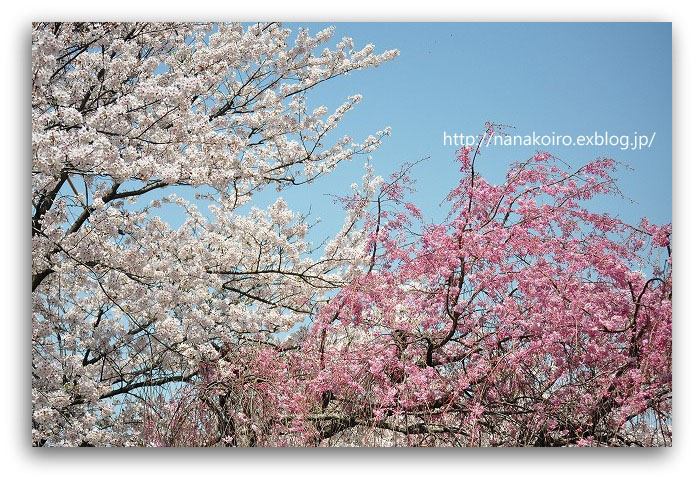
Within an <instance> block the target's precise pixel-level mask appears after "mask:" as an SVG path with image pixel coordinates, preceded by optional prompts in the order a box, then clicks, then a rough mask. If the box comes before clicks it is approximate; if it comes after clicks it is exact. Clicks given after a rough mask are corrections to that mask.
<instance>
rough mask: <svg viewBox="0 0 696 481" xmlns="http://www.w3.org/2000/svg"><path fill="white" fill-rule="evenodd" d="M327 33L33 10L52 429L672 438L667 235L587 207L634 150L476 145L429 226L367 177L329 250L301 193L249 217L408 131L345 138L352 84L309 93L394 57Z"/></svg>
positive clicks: (156, 434)
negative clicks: (177, 217)
mask: <svg viewBox="0 0 696 481" xmlns="http://www.w3.org/2000/svg"><path fill="white" fill-rule="evenodd" d="M330 34H331V31H330V30H327V31H322V32H320V33H319V34H317V35H316V36H310V35H309V34H308V33H307V32H305V31H300V32H299V33H298V35H297V38H296V40H295V43H294V46H292V47H290V46H289V45H288V42H289V39H290V32H289V31H287V30H286V29H283V28H282V26H280V25H278V24H256V25H251V26H249V27H246V28H245V27H243V26H240V25H203V24H201V25H198V24H196V25H191V24H183V25H179V24H37V25H35V26H34V32H33V38H32V46H33V70H32V72H33V96H32V113H33V135H32V141H33V175H32V180H33V189H32V195H33V198H32V204H33V209H32V241H33V263H32V292H33V321H32V323H33V339H32V342H33V358H32V362H33V366H32V367H33V376H34V379H33V390H32V394H33V403H34V406H33V417H32V423H33V440H34V443H35V444H36V445H48V446H51V445H67V446H75V445H83V446H93V445H131V446H220V445H222V446H334V445H360V446H373V445H375V446H387V445H399V446H401V445H411V446H586V445H594V446H652V445H669V444H671V247H670V242H671V225H664V226H658V225H653V224H651V223H649V221H648V220H643V221H642V222H641V223H639V224H638V225H636V226H632V225H629V224H628V223H625V222H622V221H621V220H620V219H616V218H614V217H611V216H609V215H607V214H601V213H596V212H594V211H592V210H589V208H588V207H587V206H588V201H589V200H591V199H592V198H594V197H596V196H606V195H611V194H617V193H618V190H617V188H616V184H615V180H614V178H613V175H614V172H615V169H616V164H615V162H614V161H612V160H610V159H605V158H599V159H596V160H594V161H592V162H590V163H588V164H587V165H585V166H583V167H581V168H579V169H570V168H568V167H567V166H564V165H563V163H562V162H561V161H560V160H559V159H556V158H554V157H552V156H551V155H549V154H547V153H542V152H539V153H536V154H535V155H534V156H533V157H531V158H530V159H528V160H527V161H524V162H519V163H516V164H513V165H511V166H510V168H509V171H508V174H507V177H506V178H505V181H504V182H503V183H502V185H494V184H491V183H489V182H487V181H486V180H485V179H484V178H483V177H482V176H481V175H480V173H479V172H478V171H477V170H476V162H477V161H479V162H480V160H478V159H479V156H480V153H481V152H480V150H479V148H478V147H477V148H465V149H462V150H461V151H460V152H459V154H458V159H457V161H458V163H459V166H460V172H461V176H460V181H459V184H458V185H457V186H456V187H455V188H454V189H453V190H452V191H451V192H450V193H449V195H448V196H447V198H446V201H447V202H448V203H449V205H450V207H451V209H450V212H449V215H448V217H447V218H446V219H445V220H444V221H443V222H441V223H436V224H433V223H426V222H425V221H424V220H423V218H422V216H421V213H420V210H419V209H418V207H417V206H415V205H413V204H411V203H410V202H409V201H408V195H409V192H410V191H411V190H412V189H414V188H415V182H414V180H413V179H412V178H411V177H412V170H413V168H414V165H413V164H407V165H405V166H404V167H403V168H401V169H400V170H399V171H398V172H396V173H395V174H393V175H392V176H391V177H390V178H389V179H386V180H383V179H382V178H380V177H378V176H376V175H374V173H373V171H372V170H371V168H370V166H369V165H368V166H367V172H366V174H365V176H364V177H363V180H362V183H361V185H358V184H353V186H352V187H353V192H352V193H351V194H350V195H348V196H346V197H344V198H341V199H340V200H341V202H342V205H343V206H344V209H345V214H346V220H345V223H344V225H343V228H342V229H341V230H340V231H339V232H338V233H337V235H336V236H335V237H334V238H333V239H331V240H330V241H328V242H327V243H326V244H325V245H323V246H322V250H321V251H320V250H319V249H317V248H314V247H312V246H311V244H310V243H309V241H308V240H307V230H308V228H309V227H310V226H309V225H308V223H307V220H306V219H305V218H304V217H303V216H301V215H299V214H296V213H294V212H292V211H290V210H289V208H288V206H287V205H286V203H285V202H284V201H283V200H282V199H281V198H279V199H278V200H277V201H276V202H275V203H273V204H272V205H271V206H270V207H269V208H268V209H265V210H261V209H258V208H256V207H251V208H250V209H248V210H249V211H248V213H246V214H242V213H241V212H242V207H244V206H247V207H249V206H251V205H253V204H251V201H252V197H253V196H254V194H255V193H257V192H259V191H260V190H263V189H265V188H267V187H276V188H278V189H280V190H282V189H285V188H290V187H291V186H294V185H298V184H305V183H309V182H311V181H312V180H314V179H315V178H317V177H318V176H320V175H323V174H325V173H328V172H330V171H331V170H332V169H333V168H334V167H335V166H336V164H337V163H339V162H341V161H342V160H345V159H348V158H351V157H353V156H355V155H358V154H362V153H367V152H371V151H372V150H374V149H375V148H376V147H377V146H378V145H379V143H380V140H381V138H382V137H383V136H384V135H387V134H388V130H384V131H382V132H378V133H377V134H376V135H375V136H372V137H370V138H368V139H366V140H365V141H364V142H361V143H358V144H355V143H353V142H352V140H350V139H349V138H342V139H340V140H338V141H337V142H335V143H331V144H330V145H326V142H327V138H330V137H331V135H330V133H331V132H332V131H334V130H335V129H336V127H337V125H338V122H339V121H340V119H341V118H342V116H343V115H345V114H346V112H348V111H349V110H350V109H351V108H352V107H353V106H354V105H355V103H356V102H357V101H358V100H359V98H358V97H351V98H350V99H349V101H348V102H347V103H346V104H344V105H343V106H341V107H339V108H338V109H337V110H336V111H335V112H334V113H333V114H331V115H327V114H328V111H327V109H326V108H323V107H322V108H318V109H315V110H313V111H312V112H309V111H308V109H307V107H306V101H305V99H306V96H307V95H308V94H309V93H310V91H311V89H312V87H314V86H315V85H317V84H318V83H321V82H323V81H325V80H329V79H331V78H334V77H336V76H338V75H343V74H346V73H349V72H351V71H352V70H357V69H363V68H367V67H372V66H377V65H379V64H380V63H382V62H384V61H387V60H389V59H391V58H393V57H394V56H395V55H396V54H397V52H395V51H388V52H385V53H383V54H379V55H378V54H375V53H374V52H373V48H372V47H371V46H368V47H365V48H364V49H363V50H360V51H354V49H353V45H352V42H351V41H350V39H343V40H341V41H340V42H339V43H338V45H337V46H336V48H335V49H334V50H331V49H328V48H327V49H324V50H323V51H322V52H321V53H317V52H319V48H318V47H319V46H320V45H323V44H325V43H326V42H327V41H328V39H329V37H330ZM494 128H495V126H493V125H489V126H488V129H487V131H486V135H492V134H493V129H494ZM479 146H480V144H479ZM172 186H179V187H181V188H188V189H190V190H191V191H192V192H197V193H198V194H199V195H200V196H201V197H202V198H204V199H207V200H208V201H209V203H210V205H211V207H210V210H211V214H212V215H211V216H207V215H204V214H202V213H200V212H199V211H198V209H197V204H196V203H195V202H193V201H192V200H191V198H190V197H187V196H177V195H174V194H172V193H170V189H171V187H172ZM158 192H159V193H161V195H155V196H154V197H153V194H157V193H158ZM143 196H146V198H147V199H149V200H148V201H147V202H142V203H138V199H141V198H142V197H143ZM133 201H135V203H129V202H133ZM163 203H172V204H174V205H175V206H177V207H178V208H179V209H181V210H182V212H184V213H185V218H186V220H185V221H184V223H183V224H182V225H181V226H180V227H178V228H172V227H171V226H170V225H168V224H167V223H166V222H164V221H163V220H161V219H160V218H159V217H158V216H157V212H158V209H159V208H160V206H161V205H162V204H163Z"/></svg>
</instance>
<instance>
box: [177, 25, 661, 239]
mask: <svg viewBox="0 0 696 481" xmlns="http://www.w3.org/2000/svg"><path fill="white" fill-rule="evenodd" d="M327 25H329V24H325V23H302V24H295V23H291V24H286V26H288V27H290V28H292V29H293V30H296V29H297V28H298V27H300V26H302V27H306V28H309V29H310V32H311V33H316V32H317V31H318V30H320V29H322V28H324V27H326V26H327ZM333 25H335V26H336V32H335V36H334V40H335V41H338V40H340V38H341V37H343V36H347V37H352V38H353V39H354V41H355V46H356V49H359V48H362V46H364V45H365V44H366V43H373V44H374V45H375V46H376V49H377V50H378V51H383V50H386V49H391V48H397V49H399V50H400V52H401V55H400V56H399V57H397V58H396V59H395V60H393V61H391V62H388V63H386V64H383V65H382V66H380V67H379V68H377V69H370V70H365V71H359V72H354V73H352V74H351V75H349V76H347V77H342V78H338V79H335V80H332V81H330V82H326V83H324V84H322V85H320V86H319V87H318V88H317V89H315V90H314V91H313V92H312V93H311V94H310V96H309V106H310V108H311V107H314V106H318V105H322V104H324V105H327V107H329V110H330V111H331V109H332V108H335V107H336V106H338V105H340V103H342V102H343V101H344V100H345V98H346V97H348V96H349V95H352V94H356V93H360V94H362V95H363V100H362V102H361V103H360V104H359V105H358V106H357V108H356V109H355V110H354V111H353V112H351V113H349V114H348V116H347V117H346V118H345V119H344V121H343V122H342V124H341V126H340V127H339V128H338V129H337V132H336V135H340V136H342V135H343V134H348V135H350V136H351V137H353V138H354V139H355V140H362V139H363V138H365V137H366V136H367V135H370V134H372V133H374V132H375V131H377V130H379V129H382V128H384V127H385V126H388V125H389V126H391V127H392V136H391V137H389V138H387V139H386V140H385V142H384V144H383V146H382V147H381V148H380V149H378V150H377V151H376V152H374V153H373V154H372V156H373V160H372V163H373V165H374V166H375V170H376V171H377V173H378V174H381V175H383V176H385V177H386V176H387V175H388V174H389V173H391V172H393V171H395V170H397V169H398V167H399V166H400V165H401V164H402V163H404V162H408V161H415V160H418V159H421V158H423V157H430V160H428V161H427V162H425V163H422V164H420V165H419V166H417V167H416V168H415V170H414V172H413V174H414V177H415V178H416V179H417V180H418V185H417V188H418V192H417V193H416V194H414V195H413V197H412V199H413V200H414V201H415V202H416V204H418V205H419V206H420V207H421V208H422V209H423V211H424V213H425V215H426V220H433V221H436V222H437V221H440V220H442V215H443V214H444V212H445V210H444V209H443V208H440V207H438V205H439V204H440V202H441V201H442V199H443V198H444V196H445V195H446V194H447V192H448V191H449V190H450V189H451V188H452V187H453V186H454V185H455V184H456V182H457V179H458V174H459V172H458V168H457V166H456V164H455V162H454V158H455V151H456V147H454V146H447V145H443V132H444V131H446V132H447V133H463V134H467V135H475V134H478V133H480V132H481V131H482V129H483V125H484V122H485V121H487V120H490V121H493V122H496V123H502V124H507V125H511V126H513V127H514V129H512V130H509V133H511V134H517V135H528V134H532V132H536V133H537V134H551V133H552V132H555V133H556V134H558V135H571V136H573V137H575V136H577V135H592V134H594V132H595V131H597V132H600V133H604V132H605V131H607V132H609V134H614V135H629V136H633V135H634V132H638V133H639V134H641V135H648V136H652V134H653V133H655V137H654V140H653V143H652V146H651V147H650V148H644V149H643V150H621V149H620V148H619V147H610V146H583V147H579V146H551V147H546V148H543V150H548V151H549V152H551V153H552V154H554V155H555V156H557V157H559V158H561V159H563V160H564V161H565V162H567V163H569V164H571V165H573V166H580V165H581V164H583V163H585V162H587V161H589V160H592V159H594V158H596V157H598V156H607V157H612V158H615V159H616V160H619V161H621V162H623V163H625V164H626V165H628V166H629V167H630V168H631V169H632V170H620V171H619V172H618V173H617V175H618V177H619V187H620V188H621V190H622V191H623V192H624V194H625V195H626V197H627V198H625V199H622V198H618V197H610V198H602V199H600V200H597V201H594V202H593V204H592V207H593V208H594V209H595V210H600V211H603V212H608V213H610V214H613V215H618V216H620V217H621V218H622V219H624V220H626V221H628V222H633V223H636V222H638V220H639V219H640V218H641V217H643V216H646V217H648V218H649V219H650V220H651V221H652V222H654V223H665V222H671V219H672V202H671V198H672V147H671V139H672V124H671V122H672V120H671V119H672V108H671V104H672V90H671V85H672V74H671V72H672V29H671V24H670V23H623V24H621V23H584V24H583V23H389V24H385V23H334V24H333ZM536 149H541V148H540V147H525V146H518V147H509V146H500V147H493V146H491V147H489V148H487V149H485V150H484V154H483V156H482V157H480V160H479V161H477V165H478V166H480V169H481V171H482V173H483V174H484V175H485V176H486V177H487V178H488V179H489V180H490V181H492V182H496V183H498V182H500V181H501V180H502V179H503V176H504V173H505V171H506V169H507V167H508V165H509V164H510V163H511V162H513V161H515V160H524V159H527V158H528V157H530V156H531V155H533V154H534V152H535V150H536ZM365 161H366V158H365V157H356V158H355V160H353V161H352V162H349V163H345V164H343V165H340V166H339V168H338V169H337V170H336V171H334V172H333V173H331V174H329V175H328V176H327V177H325V178H323V179H321V180H320V181H318V182H316V183H315V184H313V185H312V186H309V187H307V186H302V187H295V188H293V189H290V190H288V191H286V192H284V193H283V194H282V195H283V197H284V198H285V199H286V200H287V201H288V203H289V204H290V207H291V208H293V209H296V210H300V211H306V210H307V209H308V208H309V206H310V205H311V207H312V217H316V216H319V217H321V218H322V223H321V224H320V226H318V229H317V231H316V232H315V233H314V234H313V238H314V239H320V238H324V237H327V236H330V235H332V234H333V233H334V232H335V231H336V230H337V229H338V228H339V227H340V225H341V224H342V221H343V216H342V213H341V210H340V207H339V206H338V205H334V204H333V203H332V202H331V199H330V197H328V196H327V194H345V193H347V192H348V191H349V186H350V184H351V183H352V182H358V183H359V182H360V178H361V176H362V174H363V164H364V162H365ZM277 195H278V194H277V193H276V192H275V191H269V192H264V193H262V194H261V195H259V196H258V197H256V198H255V200H254V202H253V203H254V204H255V205H259V206H265V205H267V204H269V203H270V202H271V201H272V200H274V199H275V197H276V196H277ZM172 220H174V219H172ZM175 223H176V222H175Z"/></svg>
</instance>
